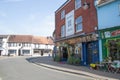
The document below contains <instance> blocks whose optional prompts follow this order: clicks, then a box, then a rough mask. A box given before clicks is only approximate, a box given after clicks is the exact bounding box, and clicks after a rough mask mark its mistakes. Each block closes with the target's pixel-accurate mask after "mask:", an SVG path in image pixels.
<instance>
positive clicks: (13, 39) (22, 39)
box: [8, 35, 32, 43]
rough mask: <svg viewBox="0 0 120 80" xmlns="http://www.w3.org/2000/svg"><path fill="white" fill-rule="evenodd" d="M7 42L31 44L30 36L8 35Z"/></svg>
mask: <svg viewBox="0 0 120 80" xmlns="http://www.w3.org/2000/svg"><path fill="white" fill-rule="evenodd" d="M8 42H17V43H31V42H32V35H10V37H9V39H8Z"/></svg>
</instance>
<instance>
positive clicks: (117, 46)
mask: <svg viewBox="0 0 120 80" xmlns="http://www.w3.org/2000/svg"><path fill="white" fill-rule="evenodd" d="M99 32H100V39H101V46H102V51H101V52H102V60H109V59H110V60H112V61H113V60H120V26H117V27H112V28H107V29H103V30H100V31H99Z"/></svg>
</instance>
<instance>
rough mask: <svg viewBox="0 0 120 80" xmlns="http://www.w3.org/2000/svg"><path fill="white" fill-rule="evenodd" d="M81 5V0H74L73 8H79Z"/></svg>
mask: <svg viewBox="0 0 120 80" xmlns="http://www.w3.org/2000/svg"><path fill="white" fill-rule="evenodd" d="M81 6H82V2H81V0H75V10H77V9H79V8H80V7H81Z"/></svg>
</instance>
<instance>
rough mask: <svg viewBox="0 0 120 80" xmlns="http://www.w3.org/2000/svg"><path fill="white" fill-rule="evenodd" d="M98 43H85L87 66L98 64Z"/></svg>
mask: <svg viewBox="0 0 120 80" xmlns="http://www.w3.org/2000/svg"><path fill="white" fill-rule="evenodd" d="M98 52H99V51H98V42H97V41H95V42H89V43H87V64H90V63H97V62H99V53H98Z"/></svg>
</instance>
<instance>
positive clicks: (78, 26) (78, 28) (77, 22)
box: [76, 16, 82, 32]
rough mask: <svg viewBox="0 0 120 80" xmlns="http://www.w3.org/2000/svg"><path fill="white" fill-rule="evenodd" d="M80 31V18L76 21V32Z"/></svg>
mask: <svg viewBox="0 0 120 80" xmlns="http://www.w3.org/2000/svg"><path fill="white" fill-rule="evenodd" d="M80 31H82V16H79V17H78V18H77V19H76V32H80Z"/></svg>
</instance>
